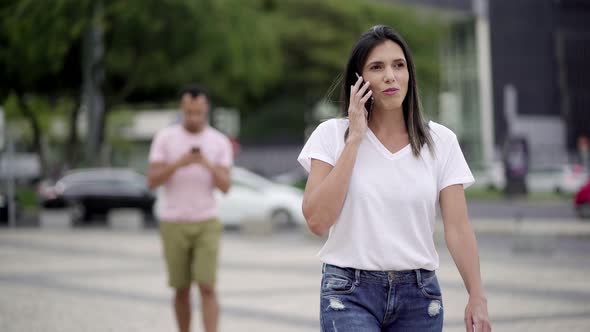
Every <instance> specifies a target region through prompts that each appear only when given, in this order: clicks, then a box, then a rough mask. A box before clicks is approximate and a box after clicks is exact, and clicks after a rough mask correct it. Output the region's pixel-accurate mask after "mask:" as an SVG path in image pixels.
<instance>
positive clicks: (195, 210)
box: [148, 85, 233, 332]
mask: <svg viewBox="0 0 590 332" xmlns="http://www.w3.org/2000/svg"><path fill="white" fill-rule="evenodd" d="M180 97H181V102H180V106H181V109H182V113H183V118H182V121H181V123H178V124H175V125H172V126H169V127H167V128H164V129H162V130H161V131H160V132H159V133H158V134H156V136H155V137H154V139H153V141H152V145H151V148H150V154H149V170H148V181H149V186H150V188H156V187H159V186H162V187H163V195H164V203H163V204H162V205H161V207H160V211H159V215H160V234H161V239H162V245H163V251H164V257H165V260H166V265H167V269H168V283H169V285H170V287H172V288H174V290H175V294H174V309H175V314H176V320H177V323H178V329H179V331H180V332H188V331H190V321H191V301H190V300H191V296H190V291H191V285H192V283H193V281H194V282H195V283H196V284H197V286H198V288H199V292H200V295H201V304H202V318H203V325H204V327H205V331H206V332H216V331H217V326H218V321H219V301H218V297H217V293H216V290H215V281H216V274H217V265H218V264H217V261H218V252H219V243H220V239H221V234H222V231H223V225H222V224H221V222H220V221H219V220H218V219H217V204H216V202H215V198H214V191H215V189H219V190H221V191H222V192H224V193H227V191H228V190H229V187H230V169H231V166H232V164H233V153H232V147H231V143H230V141H229V139H228V138H227V137H226V136H225V135H223V134H222V133H221V132H219V131H217V130H216V129H214V128H212V127H210V126H209V125H208V121H207V119H208V113H209V100H208V97H207V95H206V93H205V91H204V90H203V89H202V88H200V87H199V86H196V85H190V86H187V87H185V88H183V89H182V90H181V93H180Z"/></svg>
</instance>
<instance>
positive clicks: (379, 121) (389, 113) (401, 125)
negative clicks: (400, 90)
mask: <svg viewBox="0 0 590 332" xmlns="http://www.w3.org/2000/svg"><path fill="white" fill-rule="evenodd" d="M369 128H371V131H373V133H374V134H375V135H377V136H382V137H393V136H400V135H407V133H408V130H407V128H406V122H405V121H404V113H403V110H402V108H401V107H400V108H399V109H395V110H382V109H373V111H372V113H371V119H370V121H369Z"/></svg>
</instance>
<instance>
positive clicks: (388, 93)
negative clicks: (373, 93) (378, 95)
mask: <svg viewBox="0 0 590 332" xmlns="http://www.w3.org/2000/svg"><path fill="white" fill-rule="evenodd" d="M398 91H399V89H396V88H390V89H387V90H383V94H385V95H386V96H393V95H395V94H396V93H397V92H398Z"/></svg>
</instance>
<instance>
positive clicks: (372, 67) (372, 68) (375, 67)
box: [369, 65, 381, 70]
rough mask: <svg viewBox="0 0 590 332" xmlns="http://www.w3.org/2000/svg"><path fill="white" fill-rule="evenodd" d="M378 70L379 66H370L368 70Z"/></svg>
mask: <svg viewBox="0 0 590 332" xmlns="http://www.w3.org/2000/svg"><path fill="white" fill-rule="evenodd" d="M380 68H381V66H379V65H374V66H371V67H370V68H369V69H371V70H377V69H380Z"/></svg>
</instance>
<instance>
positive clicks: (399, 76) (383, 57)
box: [362, 40, 410, 110]
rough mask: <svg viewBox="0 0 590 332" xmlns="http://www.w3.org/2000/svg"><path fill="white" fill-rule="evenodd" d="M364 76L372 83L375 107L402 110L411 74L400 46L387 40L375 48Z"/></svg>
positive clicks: (368, 58)
mask: <svg viewBox="0 0 590 332" xmlns="http://www.w3.org/2000/svg"><path fill="white" fill-rule="evenodd" d="M362 75H363V79H364V80H365V81H369V82H370V85H369V88H370V89H371V90H372V91H373V98H374V106H375V107H377V108H380V109H385V110H390V109H398V108H400V109H401V107H402V105H403V102H404V98H405V97H406V93H407V92H408V81H409V80H410V74H409V72H408V66H407V63H406V57H405V56H404V51H403V50H402V48H401V47H400V46H399V45H398V44H396V43H394V42H392V41H391V40H387V41H384V42H383V43H381V44H379V45H377V46H375V48H373V50H372V51H371V52H370V53H369V56H368V57H367V61H366V62H365V65H364V67H363V72H362Z"/></svg>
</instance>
